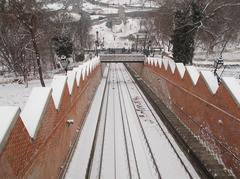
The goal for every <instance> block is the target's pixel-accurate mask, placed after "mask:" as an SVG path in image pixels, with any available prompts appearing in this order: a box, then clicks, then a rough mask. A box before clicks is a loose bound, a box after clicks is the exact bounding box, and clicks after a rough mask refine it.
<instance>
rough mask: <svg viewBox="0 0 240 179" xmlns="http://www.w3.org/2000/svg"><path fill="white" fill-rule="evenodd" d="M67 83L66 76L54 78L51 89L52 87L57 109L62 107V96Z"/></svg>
mask: <svg viewBox="0 0 240 179" xmlns="http://www.w3.org/2000/svg"><path fill="white" fill-rule="evenodd" d="M66 81H67V77H66V76H60V75H55V76H54V77H53V81H52V84H51V87H52V97H53V101H54V104H55V107H56V109H59V107H60V103H61V99H62V94H63V90H64V87H65V85H66Z"/></svg>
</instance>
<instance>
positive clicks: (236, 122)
mask: <svg viewBox="0 0 240 179" xmlns="http://www.w3.org/2000/svg"><path fill="white" fill-rule="evenodd" d="M130 66H131V67H132V68H133V69H134V70H135V71H136V72H137V73H138V74H139V75H140V76H141V77H142V78H143V79H144V81H145V82H146V83H147V84H148V85H149V86H150V87H151V88H152V89H153V91H154V92H155V94H156V95H158V97H159V98H161V99H162V101H163V102H164V103H165V104H166V105H167V106H168V107H169V108H170V109H171V110H172V111H173V112H174V113H175V114H176V115H177V116H178V117H179V119H180V120H181V121H182V122H183V123H184V124H185V125H186V126H188V127H189V128H190V129H191V130H192V131H193V132H194V134H196V135H197V136H200V138H201V139H202V140H203V141H204V142H206V144H207V145H208V146H210V148H211V149H212V150H214V151H215V152H216V153H217V155H218V157H219V158H221V159H222V161H223V162H224V164H225V165H226V166H227V167H228V168H229V169H232V170H233V172H234V173H235V175H236V176H237V177H240V162H239V159H240V140H239V139H240V108H239V107H238V106H237V104H236V103H235V101H234V100H233V98H232V97H231V95H230V93H229V91H228V90H227V89H226V88H225V86H224V85H222V84H221V85H220V87H219V89H218V91H217V92H216V94H215V95H213V94H212V93H211V92H210V91H209V89H208V87H207V85H206V83H205V82H204V80H203V78H202V76H200V77H199V79H198V82H197V84H196V86H194V85H193V84H192V81H191V79H190V76H189V74H188V73H187V72H185V75H184V77H183V79H181V77H180V75H179V73H178V71H177V70H175V73H174V74H173V73H172V72H171V70H170V68H168V70H167V71H166V70H165V69H164V68H163V67H162V68H159V67H155V66H151V65H148V64H145V65H142V64H131V65H130ZM237 158H238V159H237Z"/></svg>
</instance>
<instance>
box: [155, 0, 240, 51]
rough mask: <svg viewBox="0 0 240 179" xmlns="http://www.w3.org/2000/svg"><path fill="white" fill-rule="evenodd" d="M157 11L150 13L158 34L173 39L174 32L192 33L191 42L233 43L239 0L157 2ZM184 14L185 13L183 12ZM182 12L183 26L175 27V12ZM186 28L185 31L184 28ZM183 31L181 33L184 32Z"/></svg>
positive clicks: (211, 44)
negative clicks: (158, 4)
mask: <svg viewBox="0 0 240 179" xmlns="http://www.w3.org/2000/svg"><path fill="white" fill-rule="evenodd" d="M159 3H160V9H159V11H158V12H157V13H156V14H154V15H155V18H154V19H155V25H156V27H157V29H158V30H159V33H161V34H164V35H166V36H168V37H170V38H171V39H173V35H174V31H176V30H177V31H178V30H182V32H181V34H182V35H184V34H185V35H186V34H189V33H192V35H193V37H194V41H195V42H196V41H200V42H201V43H202V44H204V45H205V46H207V47H209V48H211V49H213V47H214V46H217V45H221V46H223V47H225V46H226V45H224V44H225V43H226V42H234V41H235V40H237V39H238V38H236V37H238V35H239V30H240V27H239V25H238V24H239V22H240V3H239V0H231V2H229V1H228V0H210V1H209V0H203V1H196V0H161V1H160V0H159ZM187 11H188V12H187ZM179 12H185V13H186V14H185V23H183V24H182V25H180V24H176V13H179ZM186 27H188V28H186ZM184 29H185V30H184Z"/></svg>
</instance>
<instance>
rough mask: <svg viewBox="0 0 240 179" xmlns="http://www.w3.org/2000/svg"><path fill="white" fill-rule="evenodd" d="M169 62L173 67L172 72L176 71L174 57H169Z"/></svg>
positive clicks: (171, 67)
mask: <svg viewBox="0 0 240 179" xmlns="http://www.w3.org/2000/svg"><path fill="white" fill-rule="evenodd" d="M168 63H169V66H170V69H171V71H172V73H174V71H175V68H176V64H175V62H174V61H173V60H172V59H169V61H168Z"/></svg>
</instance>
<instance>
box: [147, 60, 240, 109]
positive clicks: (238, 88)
mask: <svg viewBox="0 0 240 179" xmlns="http://www.w3.org/2000/svg"><path fill="white" fill-rule="evenodd" d="M155 61H157V62H158V64H159V67H160V68H164V69H165V70H167V68H168V66H169V67H170V68H171V71H172V72H173V71H175V68H176V69H177V71H178V72H179V74H180V77H181V79H183V77H184V74H185V71H187V72H188V74H189V76H190V79H191V81H192V84H193V85H194V86H195V85H196V84H197V82H198V79H199V77H200V75H201V77H202V79H203V80H204V82H205V83H206V85H207V87H208V89H209V91H210V92H211V93H212V94H213V95H214V94H216V93H217V90H218V88H219V84H218V80H217V78H216V77H215V76H214V74H213V73H212V72H210V71H200V72H199V71H198V70H197V68H196V67H194V66H184V64H183V63H175V62H174V61H173V60H172V61H171V59H169V58H163V59H161V58H160V59H159V58H147V60H146V63H147V64H149V65H155ZM162 64H163V66H164V67H162ZM173 73H174V72H173ZM222 82H223V85H225V87H226V89H227V90H228V91H229V93H230V95H231V96H232V97H233V99H234V100H235V102H236V104H237V105H238V107H240V83H239V82H238V81H237V80H236V79H235V78H233V77H223V78H222Z"/></svg>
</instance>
